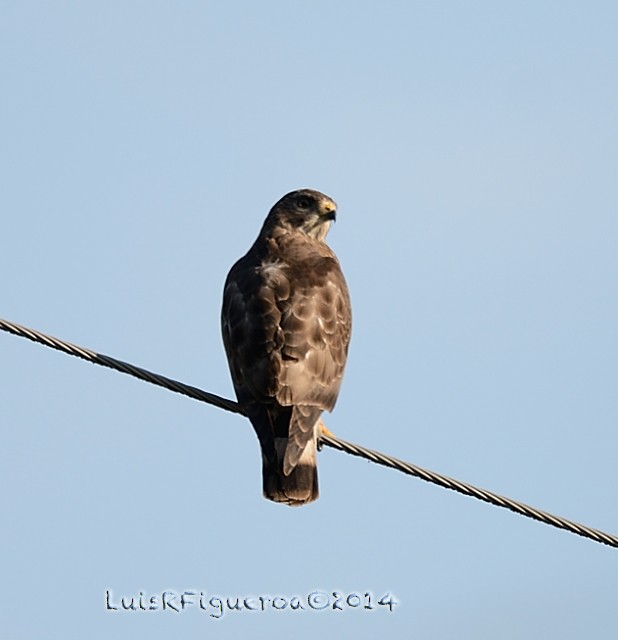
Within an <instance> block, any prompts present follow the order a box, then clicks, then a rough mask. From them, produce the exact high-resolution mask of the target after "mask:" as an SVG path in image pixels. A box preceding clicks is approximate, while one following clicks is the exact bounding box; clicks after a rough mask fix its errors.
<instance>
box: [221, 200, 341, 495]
mask: <svg viewBox="0 0 618 640" xmlns="http://www.w3.org/2000/svg"><path fill="white" fill-rule="evenodd" d="M336 211H337V206H336V204H335V203H334V202H333V200H331V199H330V198H329V197H328V196H325V195H324V194H323V193H320V192H319V191H312V190H310V189H301V190H300V191H293V192H292V193H288V194H287V195H286V196H283V198H281V200H279V202H277V203H276V204H275V206H274V207H273V208H272V209H271V210H270V213H269V214H268V216H267V218H266V220H265V222H264V225H263V226H262V230H261V231H260V235H259V236H258V238H257V240H256V241H255V242H254V243H253V246H252V247H251V249H249V251H248V253H247V254H246V255H245V256H244V257H243V258H241V259H240V260H239V261H238V262H237V263H236V264H235V265H234V266H233V267H232V269H231V270H230V272H229V274H228V276H227V280H226V282H225V289H224V293H223V309H222V312H221V325H222V331H223V342H224V345H225V351H226V353H227V359H228V363H229V366H230V372H231V374H232V380H233V383H234V388H235V390H236V396H237V398H238V401H239V402H240V403H241V404H242V405H243V406H244V407H245V408H246V410H247V413H248V415H249V419H250V420H251V423H252V424H253V428H254V429H255V432H256V433H257V436H258V439H259V441H260V447H261V449H262V476H263V487H264V496H265V497H266V498H268V499H269V500H273V501H274V502H283V503H285V504H289V505H302V504H305V503H307V502H311V501H312V500H315V499H316V498H317V497H318V473H317V460H316V440H317V437H318V435H319V433H318V432H319V430H320V415H321V413H322V411H324V410H325V409H326V410H327V411H331V410H332V409H333V407H334V406H335V401H336V400H337V395H338V394H339V387H340V386H341V378H342V376H343V369H344V367H345V362H346V357H347V353H348V343H349V341H350V330H351V320H352V318H351V311H350V297H349V294H348V287H347V285H346V282H345V279H344V277H343V274H342V273H341V268H340V266H339V261H338V260H337V257H336V256H335V254H334V253H333V251H332V250H331V249H330V248H329V247H328V246H327V245H326V243H325V242H324V238H325V237H326V234H327V233H328V229H329V227H330V225H331V222H332V221H333V220H334V219H335V216H336Z"/></svg>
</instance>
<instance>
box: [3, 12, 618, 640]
mask: <svg viewBox="0 0 618 640" xmlns="http://www.w3.org/2000/svg"><path fill="white" fill-rule="evenodd" d="M617 22H618V8H617V6H616V4H615V3H613V2H595V1H592V2H587V3H581V2H568V1H565V2H557V1H556V2H549V1H548V2H543V1H541V2H537V1H535V2H489V1H487V2H453V1H451V2H448V1H445V2H384V3H378V2H351V1H342V2H322V1H317V2H311V3H309V2H306V3H299V2H272V1H271V2H269V1H266V2H249V1H245V2H234V1H232V2H185V3H178V2H156V1H155V2H116V1H111V2H97V3H95V2H54V3H48V2H29V1H27V0H20V1H11V0H8V1H5V2H3V3H2V4H1V5H0V59H1V66H0V86H1V93H2V98H1V100H0V203H1V204H0V206H1V210H2V214H1V215H2V228H1V230H0V269H1V272H2V278H1V280H0V294H1V297H0V299H1V305H0V307H1V308H0V316H1V317H4V318H7V319H9V320H13V321H15V322H19V323H22V324H25V325H27V326H31V327H34V328H37V329H39V330H42V331H45V332H48V333H51V334H52V335H56V336H58V337H61V338H64V339H66V340H69V341H72V342H75V343H77V344H81V345H84V346H87V347H89V348H92V349H95V350H98V351H100V352H103V353H106V354H109V355H112V356H115V357H117V358H121V359H124V360H128V361H130V362H133V363H135V364H138V365H140V366H143V367H146V368H149V369H152V370H155V371H158V372H160V373H163V374H165V375H168V376H171V377H176V378H179V379H181V380H183V381H185V382H187V383H190V384H193V385H196V386H200V387H202V388H204V389H207V390H209V391H212V392H214V393H218V394H221V395H224V396H228V397H231V396H232V389H231V383H230V380H229V376H228V371H227V365H226V363H225V357H224V353H223V349H222V345H221V339H220V331H219V308H220V301H221V293H222V285H223V281H224V279H225V275H226V273H227V271H228V269H229V267H230V266H231V264H232V263H233V262H234V261H235V260H236V259H237V258H238V257H239V256H240V255H242V254H243V253H244V252H245V251H246V250H247V248H248V247H249V246H250V244H251V243H252V242H253V240H254V238H255V236H256V234H257V232H258V230H259V228H260V225H261V224H262V221H263V218H264V216H265V215H266V213H267V211H268V209H269V208H270V206H271V205H272V204H273V203H274V202H275V201H276V200H277V199H278V198H279V197H280V196H281V195H283V194H284V193H286V192H287V191H290V190H292V189H295V188H299V187H311V188H315V189H319V190H321V191H324V192H325V193H327V194H329V195H330V196H332V197H333V198H334V199H335V200H336V201H337V202H338V204H339V219H338V221H337V224H336V225H335V226H334V227H333V229H332V230H331V233H330V235H329V241H330V244H331V246H332V247H333V248H334V249H335V251H336V252H337V254H338V255H339V257H340V260H341V262H342V265H343V268H344V271H345V273H346V277H347V279H348V282H349V285H350V289H351V294H352V301H353V310H354V332H353V338H352V344H351V351H350V358H349V361H348V370H347V373H346V377H345V381H344V384H343V388H342V392H341V396H340V398H339V403H338V405H337V408H336V410H335V412H334V414H333V415H332V416H328V422H327V424H328V425H329V427H330V428H331V429H332V430H333V431H334V432H335V433H337V434H338V435H340V436H341V437H343V438H346V439H348V440H352V441H354V442H358V443H361V444H364V445H367V446H370V447H373V448H376V449H379V450H382V451H384V452H387V453H391V454H393V455H396V456H397V457H400V458H403V459H406V460H409V461H411V462H414V463H416V464H419V465H421V466H425V467H428V468H430V469H434V470H436V471H440V472H442V473H445V474H448V475H450V476H452V477H455V478H459V479H461V480H466V481H468V482H472V483H475V484H477V485H480V486H482V487H486V488H488V489H490V490H493V491H496V492H499V493H502V494H504V495H508V496H510V497H513V498H516V499H519V500H523V501H525V502H527V503H529V504H532V505H534V506H537V507H539V508H542V509H545V510H548V511H550V512H554V513H557V514H560V515H563V516H565V517H568V518H571V519H574V520H576V521H580V522H583V523H585V524H588V525H591V526H594V527H597V528H600V529H603V530H606V531H609V532H611V533H614V534H616V533H618V508H617V507H616V505H617V504H618V477H617V476H618V470H617V465H616V449H617V447H618V436H617V429H616V427H617V424H618V394H617V385H618V339H617V327H618V298H617V282H618V215H617V211H618V206H617V205H618V175H617V173H618V171H617V167H618V83H617V82H616V79H617V77H618V39H617V38H616V24H617ZM0 433H1V437H2V447H1V450H0V482H1V483H2V487H3V491H2V513H3V524H2V526H1V527H0V549H1V551H0V562H1V564H0V567H1V574H2V580H1V581H0V620H1V623H0V635H2V637H6V638H11V639H16V640H24V639H25V640H30V639H32V638H50V639H51V638H62V639H65V638H85V637H88V638H93V639H96V640H98V639H99V638H118V639H124V638H127V639H128V638H142V637H143V638H146V637H147V638H152V639H158V638H169V637H175V638H180V639H185V638H187V639H193V638H206V637H212V638H238V637H243V636H244V637H249V636H250V637H255V638H272V637H273V634H274V635H281V636H282V637H285V636H290V637H292V636H293V637H294V638H296V639H297V640H302V639H305V638H310V639H312V640H313V639H315V638H316V637H317V634H319V635H320V636H322V637H335V636H346V637H355V638H375V637H389V638H431V639H451V638H475V639H483V640H485V639H487V640H494V639H495V638H501V639H502V640H510V639H515V638H517V639H519V638H526V639H529V638H547V637H550V636H551V637H560V638H562V639H563V640H571V639H579V638H582V637H595V638H607V637H613V635H614V633H615V630H616V627H617V625H618V619H617V613H616V576H617V575H618V550H615V549H611V548H608V547H604V546H602V545H599V544H597V543H594V542H592V541H588V540H585V539H582V538H578V537H576V536H574V535H571V534H569V533H565V532H562V531H559V530H557V529H553V528H551V527H548V526H545V525H541V524H539V523H535V522H533V521H531V520H527V519H524V518H522V517H519V516H517V515H515V514H512V513H510V512H507V511H504V510H500V509H497V508H494V507H491V506H489V505H485V504H482V503H479V502H477V501H475V500H472V499H470V498H466V497H463V496H460V495H457V494H454V493H452V492H449V491H446V490H444V489H441V488H438V487H435V486H433V485H428V484H426V483H424V482H422V481H420V480H416V479H413V478H409V477H406V476H403V475H401V474H398V473H396V472H394V471H390V470H388V469H385V468H382V467H378V466H375V465H372V464H370V463H368V462H365V461H362V460H359V459H356V458H352V457H350V456H346V455H344V454H341V453H338V452H335V451H333V450H330V449H325V450H324V451H323V452H322V453H321V454H320V456H319V465H320V488H321V494H322V495H321V498H320V500H319V501H318V502H316V503H315V504H313V505H310V506H307V507H304V508H301V509H296V510H293V509H289V508H285V507H283V506H279V505H274V504H270V503H268V502H267V501H265V500H264V499H263V498H262V497H261V487H260V456H259V450H258V445H257V439H256V438H255V436H254V434H253V432H252V430H251V429H250V427H249V425H248V423H246V422H245V421H244V420H243V419H241V418H240V417H238V416H234V415H231V414H227V413H225V412H222V411H220V410H218V409H215V408H213V407H209V406H207V405H203V404H200V403H197V402H194V401H191V400H188V399H186V398H183V397H180V396H176V395H174V394H171V393H169V392H166V391H164V390H162V389H158V388H155V387H151V386H149V385H147V384H145V383H142V382H139V381H136V380H134V379H131V378H129V377H127V376H123V375H121V374H119V373H115V372H112V371H108V370H104V369H102V368H99V367H95V366H92V365H90V364H88V363H84V362H81V361H78V360H76V359H73V358H69V357H67V356H65V355H63V354H60V353H58V352H53V351H51V350H49V349H46V348H44V347H42V346H38V345H34V344H31V343H29V342H27V341H25V340H22V339H19V338H16V337H13V336H10V335H8V334H4V333H2V334H0ZM107 589H109V590H111V592H112V597H113V598H114V599H115V600H116V601H118V600H119V599H120V598H121V597H122V596H129V597H131V596H138V595H139V593H140V592H143V593H144V594H145V596H146V597H150V596H153V595H154V596H159V597H160V595H161V593H162V592H163V591H175V592H176V593H180V592H182V591H185V590H187V591H197V592H199V591H204V592H205V593H206V596H207V599H210V597H212V596H222V597H231V598H236V597H240V598H245V597H250V596H253V597H259V596H270V597H274V596H282V597H286V598H288V599H289V598H291V597H292V596H299V597H306V596H307V594H309V593H311V592H313V591H315V590H321V591H326V592H330V593H332V592H333V591H340V592H341V593H344V594H346V595H347V594H350V593H359V594H364V593H365V592H371V593H373V595H374V598H375V599H376V600H377V599H378V598H379V597H381V596H382V595H383V594H384V593H386V592H391V593H392V594H394V596H395V597H396V598H397V600H398V601H399V602H400V604H399V605H398V606H397V607H396V610H395V612H394V613H390V612H388V611H386V610H385V608H384V607H378V609H377V610H375V611H366V610H363V609H357V610H352V609H348V610H346V611H343V612H338V611H332V610H325V611H290V610H289V608H288V609H287V610H285V611H275V610H273V609H272V608H271V609H269V610H268V611H264V612H251V611H241V612H237V611H227V612H226V613H225V614H224V616H223V618H222V619H220V620H216V619H214V618H213V617H211V616H210V612H207V611H206V612H204V611H199V610H198V609H197V608H196V607H195V606H194V607H193V608H192V610H188V611H185V612H183V613H174V612H171V611H169V610H168V611H157V612H143V611H142V612H121V611H119V612H111V611H107V610H106V607H105V591H106V590H107Z"/></svg>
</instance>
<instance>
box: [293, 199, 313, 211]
mask: <svg viewBox="0 0 618 640" xmlns="http://www.w3.org/2000/svg"><path fill="white" fill-rule="evenodd" d="M296 206H297V207H298V208H299V209H308V208H309V207H310V206H311V200H310V199H309V198H307V197H305V196H301V197H300V198H298V200H297V201H296Z"/></svg>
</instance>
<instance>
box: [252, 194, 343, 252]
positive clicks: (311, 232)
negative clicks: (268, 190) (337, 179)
mask: <svg viewBox="0 0 618 640" xmlns="http://www.w3.org/2000/svg"><path fill="white" fill-rule="evenodd" d="M336 217H337V205H336V204H335V201H334V200H333V199H332V198H329V197H328V196H327V195H324V194H323V193H320V192H319V191H314V190H313V189H299V190H298V191H292V192H291V193H288V194H287V195H285V196H283V198H281V200H279V202H277V203H276V204H275V206H274V207H273V208H272V209H271V210H270V213H269V214H268V217H267V218H266V222H265V224H264V229H265V230H271V229H273V228H274V227H285V228H288V229H294V230H298V231H301V232H302V233H306V234H307V235H308V236H311V237H312V238H316V239H317V240H324V238H325V237H326V234H327V233H328V230H329V228H330V224H331V222H332V221H333V220H335V218H336Z"/></svg>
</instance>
